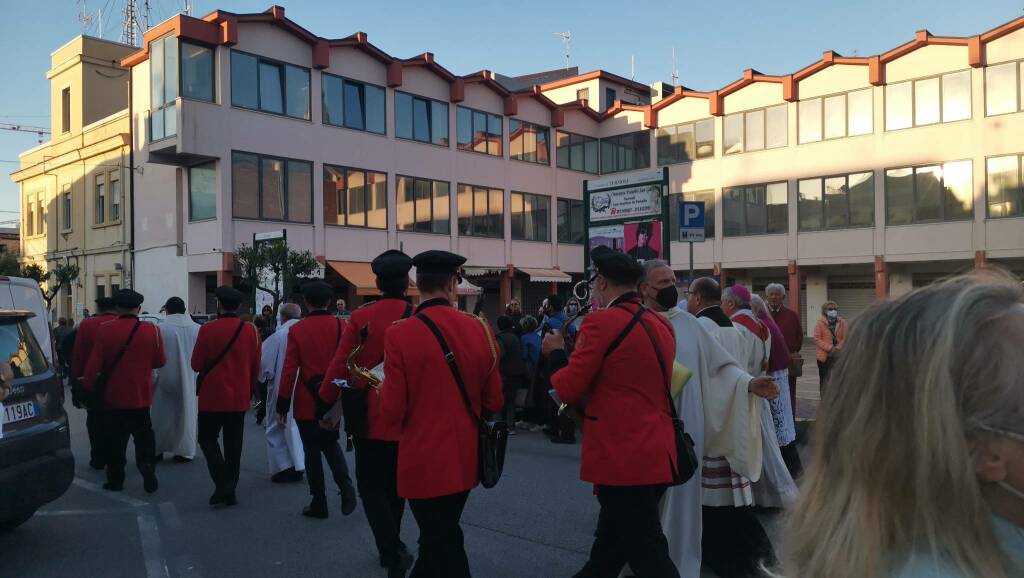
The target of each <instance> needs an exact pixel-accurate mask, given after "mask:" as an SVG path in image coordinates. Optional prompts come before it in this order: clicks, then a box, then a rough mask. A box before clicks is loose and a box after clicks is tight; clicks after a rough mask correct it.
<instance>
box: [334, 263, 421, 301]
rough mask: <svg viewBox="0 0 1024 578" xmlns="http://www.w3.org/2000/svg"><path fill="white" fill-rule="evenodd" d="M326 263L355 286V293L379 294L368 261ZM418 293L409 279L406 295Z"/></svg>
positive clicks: (375, 277) (375, 279)
mask: <svg viewBox="0 0 1024 578" xmlns="http://www.w3.org/2000/svg"><path fill="white" fill-rule="evenodd" d="M327 264H328V265H330V266H331V269H334V271H335V272H336V273H337V274H338V275H341V276H342V277H343V278H344V279H345V280H346V281H348V282H349V283H351V284H352V285H354V286H355V288H356V295H380V290H378V289H377V276H376V275H375V274H374V273H373V269H371V268H370V264H369V263H360V262H358V261H328V262H327ZM419 294H420V292H419V290H417V289H416V285H415V283H414V282H413V281H412V279H410V280H409V292H408V295H409V296H412V297H415V296H417V295H419Z"/></svg>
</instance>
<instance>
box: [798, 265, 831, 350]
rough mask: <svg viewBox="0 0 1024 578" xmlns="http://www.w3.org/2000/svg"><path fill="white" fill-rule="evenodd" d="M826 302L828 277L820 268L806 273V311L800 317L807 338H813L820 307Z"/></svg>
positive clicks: (819, 316) (819, 315)
mask: <svg viewBox="0 0 1024 578" xmlns="http://www.w3.org/2000/svg"><path fill="white" fill-rule="evenodd" d="M826 301H828V276H827V275H826V274H825V271H824V270H823V269H822V268H821V267H815V268H813V269H812V270H811V271H808V272H807V311H806V312H805V315H801V318H802V319H803V320H804V332H805V334H806V335H807V337H813V336H814V326H815V325H816V324H817V323H818V319H820V318H821V306H822V305H824V304H825V302H826Z"/></svg>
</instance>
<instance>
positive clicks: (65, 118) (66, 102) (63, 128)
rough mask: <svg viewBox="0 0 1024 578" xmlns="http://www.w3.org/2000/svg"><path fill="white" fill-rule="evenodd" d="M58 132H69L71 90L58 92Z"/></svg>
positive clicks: (65, 89)
mask: <svg viewBox="0 0 1024 578" xmlns="http://www.w3.org/2000/svg"><path fill="white" fill-rule="evenodd" d="M60 132H61V134H67V133H69V132H71V88H64V89H62V90H61V91H60Z"/></svg>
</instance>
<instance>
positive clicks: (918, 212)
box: [885, 161, 974, 225]
mask: <svg viewBox="0 0 1024 578" xmlns="http://www.w3.org/2000/svg"><path fill="white" fill-rule="evenodd" d="M973 196H974V187H973V185H972V183H971V161H956V162H950V163H945V164H936V165H928V166H922V167H906V168H896V169H889V170H887V171H885V212H886V219H885V220H886V223H888V224H889V225H910V224H913V223H928V222H936V221H955V220H962V219H969V218H971V215H972V209H973Z"/></svg>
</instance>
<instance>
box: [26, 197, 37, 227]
mask: <svg viewBox="0 0 1024 578" xmlns="http://www.w3.org/2000/svg"><path fill="white" fill-rule="evenodd" d="M35 214H36V198H35V195H27V196H26V197H25V219H24V221H25V236H26V237H32V236H33V235H35V234H36V232H35V226H36V219H35Z"/></svg>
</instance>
